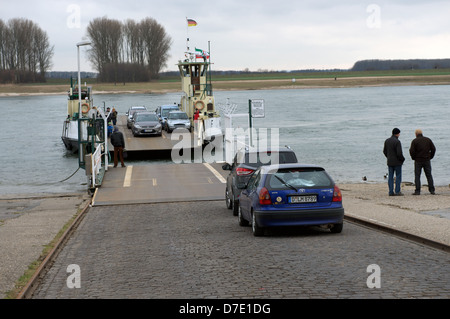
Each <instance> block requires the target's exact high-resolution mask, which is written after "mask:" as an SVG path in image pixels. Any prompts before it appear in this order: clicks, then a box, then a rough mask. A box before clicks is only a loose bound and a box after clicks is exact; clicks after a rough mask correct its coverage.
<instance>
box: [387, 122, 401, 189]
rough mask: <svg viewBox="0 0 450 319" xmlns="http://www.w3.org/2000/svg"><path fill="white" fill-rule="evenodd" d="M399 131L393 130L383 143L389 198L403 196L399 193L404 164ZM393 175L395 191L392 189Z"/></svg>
mask: <svg viewBox="0 0 450 319" xmlns="http://www.w3.org/2000/svg"><path fill="white" fill-rule="evenodd" d="M399 137H400V130H399V129H398V128H394V129H393V130H392V136H391V137H390V138H388V139H386V141H385V142H384V148H383V153H384V155H385V156H386V158H387V166H388V170H389V173H388V187H389V196H403V193H402V192H401V183H402V165H403V163H404V162H405V157H404V156H403V151H402V143H401V142H400V140H399ZM394 175H395V189H394Z"/></svg>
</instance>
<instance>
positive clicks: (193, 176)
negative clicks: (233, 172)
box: [92, 163, 226, 206]
mask: <svg viewBox="0 0 450 319" xmlns="http://www.w3.org/2000/svg"><path fill="white" fill-rule="evenodd" d="M221 166H222V164H221V163H212V164H209V163H189V164H173V163H170V164H150V165H134V166H126V167H117V168H110V169H109V170H108V173H107V174H105V178H104V180H103V183H102V186H101V187H99V188H97V190H96V192H95V194H94V197H93V204H92V205H93V206H105V205H120V204H123V205H127V204H150V203H165V202H167V203H169V202H183V201H210V200H222V199H224V198H225V195H224V194H225V185H226V175H225V171H223V170H222V168H221Z"/></svg>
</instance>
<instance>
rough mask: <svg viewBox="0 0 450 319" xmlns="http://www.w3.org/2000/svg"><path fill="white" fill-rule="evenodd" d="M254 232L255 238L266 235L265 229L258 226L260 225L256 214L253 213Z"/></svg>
mask: <svg viewBox="0 0 450 319" xmlns="http://www.w3.org/2000/svg"><path fill="white" fill-rule="evenodd" d="M252 232H253V236H257V237H258V236H262V235H264V229H263V228H262V227H259V226H258V223H257V222H256V217H255V214H254V213H253V212H252Z"/></svg>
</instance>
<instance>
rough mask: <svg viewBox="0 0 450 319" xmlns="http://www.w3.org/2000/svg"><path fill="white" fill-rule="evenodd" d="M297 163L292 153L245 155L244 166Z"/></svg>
mask: <svg viewBox="0 0 450 319" xmlns="http://www.w3.org/2000/svg"><path fill="white" fill-rule="evenodd" d="M290 163H297V157H296V156H295V153H294V152H267V154H266V153H265V152H264V153H246V154H245V164H246V165H248V166H253V167H260V166H262V165H271V164H290Z"/></svg>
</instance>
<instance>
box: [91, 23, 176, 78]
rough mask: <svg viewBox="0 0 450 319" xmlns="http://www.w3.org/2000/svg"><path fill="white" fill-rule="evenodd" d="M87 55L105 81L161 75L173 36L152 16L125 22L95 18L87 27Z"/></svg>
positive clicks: (99, 76)
mask: <svg viewBox="0 0 450 319" xmlns="http://www.w3.org/2000/svg"><path fill="white" fill-rule="evenodd" d="M87 35H88V38H89V39H90V41H91V48H90V49H89V50H88V58H89V60H90V62H91V63H92V64H93V67H94V68H95V69H96V70H97V72H98V73H99V74H98V80H99V81H102V82H143V81H148V80H151V79H156V78H158V77H159V73H160V71H161V70H162V68H163V67H165V66H166V62H167V60H168V58H169V49H170V46H171V44H172V40H171V38H170V36H168V35H167V33H166V31H165V29H164V27H162V26H161V25H160V24H159V23H158V22H156V20H154V19H153V18H145V19H143V20H141V21H140V22H136V21H134V20H131V19H128V20H126V21H125V22H121V21H118V20H113V19H108V18H107V17H102V18H96V19H94V20H93V21H91V22H90V23H89V25H88V28H87Z"/></svg>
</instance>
